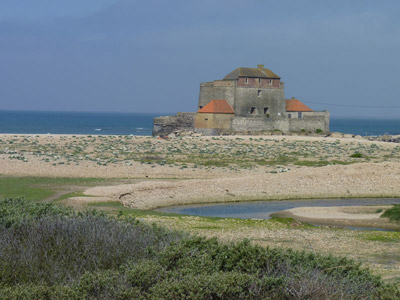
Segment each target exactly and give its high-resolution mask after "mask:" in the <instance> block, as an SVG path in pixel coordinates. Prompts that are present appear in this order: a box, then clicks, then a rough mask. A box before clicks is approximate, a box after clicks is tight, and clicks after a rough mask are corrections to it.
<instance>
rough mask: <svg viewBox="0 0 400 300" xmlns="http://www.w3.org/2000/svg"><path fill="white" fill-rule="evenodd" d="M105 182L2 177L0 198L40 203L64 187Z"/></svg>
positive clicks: (87, 179) (97, 180)
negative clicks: (23, 199) (21, 199)
mask: <svg viewBox="0 0 400 300" xmlns="http://www.w3.org/2000/svg"><path fill="white" fill-rule="evenodd" d="M103 181H104V179H98V178H51V177H0V198H21V197H23V198H25V199H27V200H33V201H40V200H44V199H46V198H48V197H50V196H52V195H54V194H55V193H56V190H57V189H59V188H62V186H67V185H81V186H86V185H93V184H95V183H98V182H103Z"/></svg>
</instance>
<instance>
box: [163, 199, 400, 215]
mask: <svg viewBox="0 0 400 300" xmlns="http://www.w3.org/2000/svg"><path fill="white" fill-rule="evenodd" d="M392 204H400V199H399V198H390V199H389V198H378V199H375V198H371V199H370V198H362V199H316V200H282V201H252V202H235V203H218V204H198V205H181V206H171V207H165V208H160V209H157V210H158V211H162V212H168V213H176V214H183V215H191V216H203V217H221V218H240V219H269V218H271V217H270V215H271V214H272V213H275V212H278V211H281V210H286V209H291V208H295V207H315V206H323V207H332V206H361V205H392Z"/></svg>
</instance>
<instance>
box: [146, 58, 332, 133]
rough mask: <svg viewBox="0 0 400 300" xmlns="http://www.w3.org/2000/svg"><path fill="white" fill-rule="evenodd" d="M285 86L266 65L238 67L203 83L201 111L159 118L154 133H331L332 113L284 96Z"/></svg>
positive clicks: (200, 100) (155, 123) (199, 109)
mask: <svg viewBox="0 0 400 300" xmlns="http://www.w3.org/2000/svg"><path fill="white" fill-rule="evenodd" d="M284 88H285V85H284V83H283V82H282V81H281V78H280V77H279V76H278V75H277V74H275V73H274V72H272V71H271V70H269V69H267V68H265V67H264V65H258V67H257V68H237V69H235V70H234V71H232V72H231V73H229V74H228V75H226V76H225V78H224V79H222V80H214V81H211V82H204V83H201V84H200V95H199V101H198V110H197V112H196V113H177V114H176V115H175V116H164V117H157V118H154V126H153V135H168V134H171V133H174V132H176V131H192V132H197V133H201V134H203V135H221V134H262V133H266V132H270V131H281V132H283V133H288V132H317V133H322V132H326V133H327V132H329V112H328V111H314V110H312V109H311V108H310V107H308V106H307V105H305V104H304V103H302V102H301V101H300V100H298V99H295V98H291V99H285V91H284Z"/></svg>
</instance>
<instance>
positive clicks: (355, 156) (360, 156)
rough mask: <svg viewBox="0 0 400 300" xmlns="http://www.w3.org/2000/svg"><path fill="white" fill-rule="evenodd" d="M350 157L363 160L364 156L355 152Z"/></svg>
mask: <svg viewBox="0 0 400 300" xmlns="http://www.w3.org/2000/svg"><path fill="white" fill-rule="evenodd" d="M350 157H353V158H363V157H364V155H363V154H362V153H360V152H356V153H353V154H352V155H350Z"/></svg>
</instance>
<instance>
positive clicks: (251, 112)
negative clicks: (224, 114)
mask: <svg viewBox="0 0 400 300" xmlns="http://www.w3.org/2000/svg"><path fill="white" fill-rule="evenodd" d="M255 113H256V108H255V107H254V106H253V107H251V108H250V114H252V115H254V114H255Z"/></svg>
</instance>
